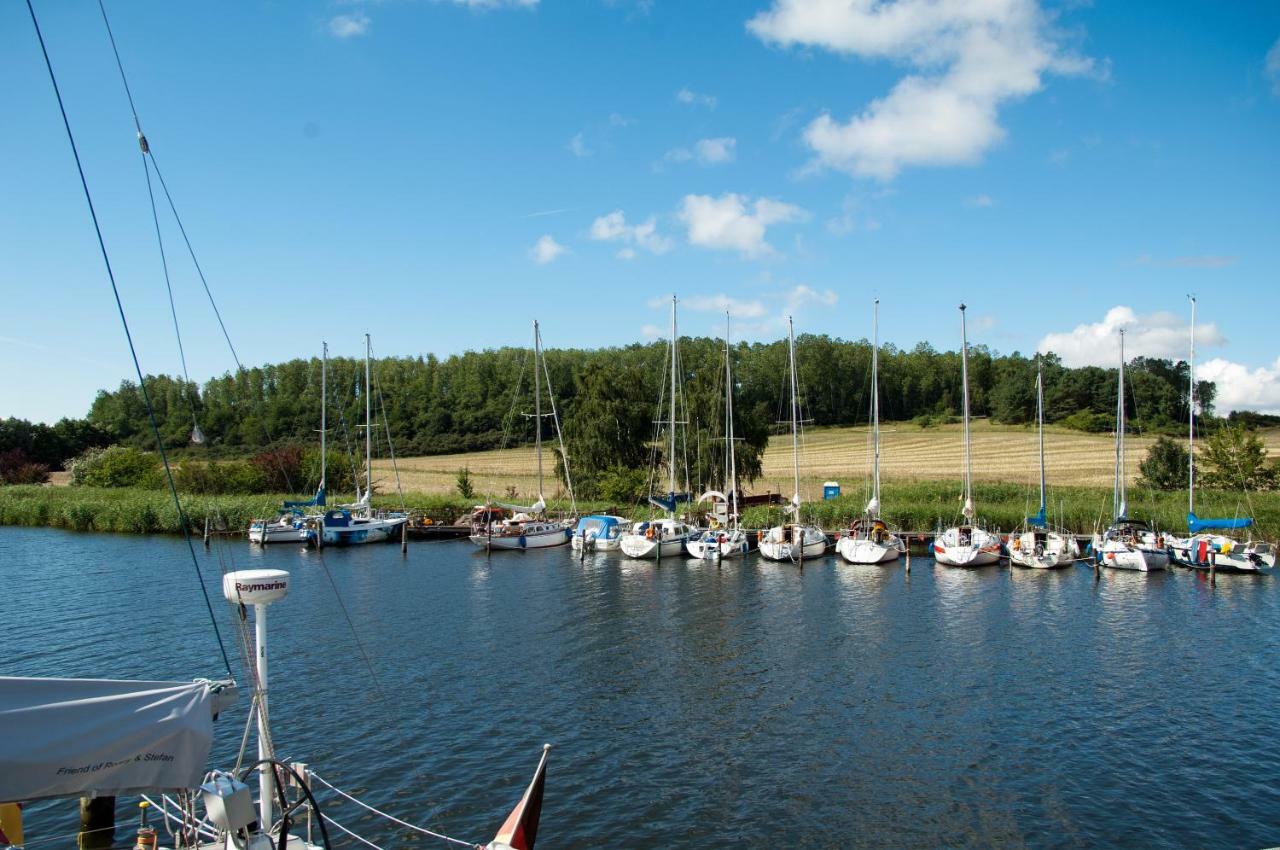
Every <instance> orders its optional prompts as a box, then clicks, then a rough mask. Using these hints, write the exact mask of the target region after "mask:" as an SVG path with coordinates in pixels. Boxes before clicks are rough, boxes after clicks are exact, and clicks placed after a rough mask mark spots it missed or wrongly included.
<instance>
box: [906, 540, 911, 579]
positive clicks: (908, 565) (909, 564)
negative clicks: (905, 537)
mask: <svg viewBox="0 0 1280 850" xmlns="http://www.w3.org/2000/svg"><path fill="white" fill-rule="evenodd" d="M907 575H911V544H910V543H908V544H907Z"/></svg>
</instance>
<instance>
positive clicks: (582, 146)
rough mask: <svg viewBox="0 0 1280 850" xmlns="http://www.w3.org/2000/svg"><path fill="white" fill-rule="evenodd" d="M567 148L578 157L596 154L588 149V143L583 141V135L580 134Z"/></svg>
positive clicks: (571, 140) (570, 141)
mask: <svg viewBox="0 0 1280 850" xmlns="http://www.w3.org/2000/svg"><path fill="white" fill-rule="evenodd" d="M566 147H567V148H568V149H569V153H571V154H573V155H574V156H577V157H583V156H591V155H592V154H593V153H595V151H593V150H591V148H589V147H587V143H586V141H585V140H583V138H582V134H581V133H578V134H577V135H575V136H574V137H573V138H572V139H570V140H569V144H568V145H566Z"/></svg>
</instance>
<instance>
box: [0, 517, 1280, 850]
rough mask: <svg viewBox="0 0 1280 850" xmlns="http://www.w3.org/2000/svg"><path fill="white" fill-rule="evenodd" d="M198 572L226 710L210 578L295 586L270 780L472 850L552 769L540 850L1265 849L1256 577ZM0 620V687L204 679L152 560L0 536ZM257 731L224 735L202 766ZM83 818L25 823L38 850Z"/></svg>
mask: <svg viewBox="0 0 1280 850" xmlns="http://www.w3.org/2000/svg"><path fill="white" fill-rule="evenodd" d="M197 551H198V554H199V556H200V560H201V565H202V567H203V569H204V570H205V571H206V582H207V583H208V585H209V586H210V588H211V592H212V593H214V594H215V604H216V609H215V610H216V611H217V614H218V616H219V624H220V626H221V627H222V631H223V636H224V639H225V640H227V643H228V651H229V652H230V653H231V656H232V660H233V664H235V665H236V672H237V674H238V677H239V679H240V681H241V682H246V681H248V678H247V677H246V676H243V675H240V670H239V666H238V661H237V658H238V653H237V651H236V649H235V645H234V642H233V633H232V626H231V624H232V615H231V611H230V610H229V608H228V606H226V605H225V604H223V603H221V601H220V600H221V596H220V595H218V588H217V583H218V582H219V580H220V570H221V569H222V568H223V567H225V568H228V569H236V568H241V569H243V568H251V567H274V568H283V569H288V570H290V571H291V573H292V577H293V579H292V588H291V592H290V596H289V598H288V599H286V600H285V601H284V602H282V603H280V604H278V605H276V606H274V607H273V608H272V609H271V618H270V626H271V635H272V666H271V693H272V703H271V706H272V724H273V729H274V732H275V739H276V744H277V748H278V750H279V751H280V753H281V754H282V755H283V756H286V757H289V758H296V759H299V760H302V761H306V762H309V763H311V764H312V765H313V766H315V768H316V769H317V770H318V771H319V772H320V774H321V775H323V776H325V777H326V778H327V779H329V780H330V781H332V782H334V783H335V784H337V785H339V786H340V787H343V788H345V789H348V790H351V791H354V792H357V793H359V794H360V795H361V796H363V797H364V799H366V800H367V801H369V802H371V803H374V804H376V805H379V806H380V807H382V808H384V809H386V810H389V811H391V812H393V813H395V814H397V815H400V816H402V817H404V818H405V819H407V820H409V821H412V822H416V823H423V824H427V825H431V826H433V827H436V828H439V829H441V830H443V831H445V832H448V833H449V834H451V835H455V836H458V837H460V838H464V839H467V840H471V841H476V842H480V843H483V842H486V841H488V840H489V839H490V838H492V836H493V833H494V832H495V831H496V829H497V826H498V825H499V823H500V822H501V819H502V818H503V816H505V814H506V812H507V811H508V810H509V808H510V807H511V806H512V805H513V804H514V802H515V800H516V799H517V797H518V796H519V794H520V793H521V792H522V790H523V787H524V785H525V783H527V782H528V779H529V776H530V775H531V773H532V771H533V768H534V766H535V765H536V763H537V760H538V757H539V754H540V749H541V745H542V743H544V742H550V743H552V744H554V745H555V746H554V749H553V750H552V754H551V762H550V768H549V771H548V784H547V791H546V800H545V804H544V808H543V818H542V827H541V830H540V832H539V843H538V846H539V848H556V847H592V846H605V845H609V846H614V847H626V848H659V847H677V846H678V847H698V848H707V847H748V846H750V847H762V846H779V845H786V846H791V847H824V848H825V847H833V846H838V847H921V848H929V847H1100V846H1108V847H1147V848H1150V847H1270V846H1273V845H1276V844H1280V736H1277V734H1276V731H1275V729H1274V724H1273V718H1274V716H1275V713H1276V711H1277V708H1278V707H1280V664H1278V662H1280V652H1278V651H1277V650H1278V649H1280V586H1278V585H1277V584H1276V581H1277V579H1269V578H1266V577H1262V578H1259V577H1254V576H1219V578H1218V583H1217V586H1216V588H1214V587H1210V585H1209V583H1208V581H1207V580H1206V579H1205V578H1204V577H1203V576H1200V575H1198V574H1193V573H1189V572H1170V573H1152V574H1141V573H1124V572H1114V571H1107V572H1104V573H1103V574H1102V576H1101V579H1100V580H1099V581H1096V582H1095V579H1094V574H1093V571H1092V569H1089V568H1083V567H1081V568H1074V569H1067V570H1062V571H1052V572H1041V571H1030V570H1016V569H1015V570H1010V569H1008V568H986V569H980V570H973V571H968V570H954V569H948V568H944V567H936V566H934V565H933V563H932V562H931V561H929V560H927V559H924V558H914V559H913V561H912V570H911V574H910V575H909V576H908V575H907V574H906V573H905V572H904V570H903V569H902V567H901V565H899V566H896V567H890V568H884V567H853V566H848V565H844V564H841V563H837V561H836V560H835V559H834V558H833V557H831V558H826V559H823V560H821V561H813V562H807V563H806V566H805V568H804V570H803V572H802V571H800V570H799V569H797V568H796V567H794V566H790V565H778V564H771V563H767V562H763V561H759V560H757V559H756V558H755V557H754V556H752V557H751V558H750V559H749V560H747V561H745V562H743V563H733V562H726V563H725V564H724V565H723V566H722V567H719V568H717V567H715V566H707V565H702V564H699V563H697V562H686V561H683V560H670V561H664V562H663V564H662V566H661V567H659V566H656V565H655V564H653V563H652V562H640V561H630V560H626V559H623V558H621V557H615V556H610V555H596V556H593V557H588V558H587V559H586V560H585V561H582V562H579V561H578V560H576V559H574V558H573V557H572V556H571V553H570V551H569V549H568V548H567V547H565V548H561V549H552V550H542V551H533V552H526V553H497V554H494V555H493V556H492V557H491V558H486V557H485V555H484V554H483V553H479V552H476V551H473V548H472V547H471V546H470V545H469V544H468V543H466V542H461V543H434V544H415V545H411V546H410V549H409V554H408V556H407V557H403V556H401V554H400V551H399V547H397V546H366V547H358V548H354V549H347V550H332V549H329V550H325V551H324V553H323V561H322V559H321V556H320V555H319V554H317V553H314V552H310V553H308V552H301V551H299V549H297V548H295V547H293V546H282V547H274V548H271V549H269V550H267V551H261V550H252V549H250V547H249V546H248V544H246V543H244V542H243V541H235V542H234V543H228V544H227V545H225V546H223V547H214V550H213V551H212V552H209V553H206V552H204V551H203V550H201V549H199V546H198V544H197ZM220 562H221V563H220ZM326 568H327V569H326ZM339 596H341V599H342V600H343V603H344V604H345V606H346V609H347V611H348V612H349V614H350V617H351V619H352V621H353V622H354V624H355V634H356V635H358V638H359V641H358V642H357V640H356V638H355V636H353V634H352V631H351V629H350V628H349V627H348V626H347V621H346V619H345V618H344V615H343V610H342V607H341V606H340V605H339V602H338V598H339ZM0 621H3V623H4V628H3V631H2V632H0V634H3V638H2V640H0V647H2V648H0V657H2V658H3V663H2V666H0V669H3V670H4V671H6V672H7V673H9V674H14V675H51V676H93V677H122V678H127V677H141V678H173V679H191V678H193V677H197V676H217V675H220V674H221V673H222V662H221V657H220V655H219V654H218V650H217V646H216V643H215V642H214V639H213V633H212V629H211V627H210V625H209V621H208V617H207V614H206V612H205V610H204V603H203V601H202V600H201V599H200V596H199V591H198V588H197V587H196V585H195V578H194V575H193V572H192V567H191V564H190V561H189V559H188V555H187V552H186V548H185V544H183V543H182V541H181V540H178V539H175V538H165V537H154V538H140V537H125V536H106V535H88V534H73V533H66V532H59V531H52V530H43V529H16V528H0ZM361 646H363V650H364V652H366V653H367V654H368V657H369V658H370V660H371V662H372V667H373V673H374V675H375V676H376V679H375V678H373V677H371V675H370V673H369V671H368V670H367V669H366V666H365V664H364V661H363V658H362V652H361ZM247 705H248V700H247V698H246V697H245V696H244V695H242V697H241V700H240V704H239V706H238V707H237V709H236V711H234V712H232V713H231V714H230V715H229V716H224V717H223V719H221V720H220V721H219V723H218V735H219V740H218V744H217V749H218V752H217V754H216V755H217V756H218V759H219V761H222V762H224V764H223V766H225V761H226V760H228V759H230V758H232V757H233V753H234V748H235V747H236V746H237V745H238V743H239V737H240V732H241V728H242V726H243V720H244V714H245V711H246V708H247ZM322 799H323V798H322ZM75 811H76V807H75V803H74V802H73V801H72V802H66V801H64V802H59V803H57V804H52V805H42V806H39V807H32V808H31V809H30V810H29V813H28V816H27V826H28V830H27V836H28V839H29V841H30V843H32V844H34V843H35V840H36V839H37V838H38V837H40V836H41V835H46V836H47V835H52V834H57V833H59V832H68V831H74V828H75V823H76V821H75ZM327 811H329V812H330V813H331V814H332V815H333V816H334V817H336V818H337V819H338V820H340V821H342V822H343V823H345V824H349V825H350V824H357V825H359V827H360V829H361V830H362V831H366V834H367V835H368V837H370V838H371V839H373V840H374V841H377V842H379V843H381V844H384V845H385V846H388V847H402V846H421V847H439V846H442V845H440V844H439V843H438V842H432V841H429V840H426V839H422V840H418V839H415V838H414V837H413V836H411V835H406V834H404V833H403V832H399V831H395V830H386V829H377V828H375V827H376V826H377V824H376V823H369V822H367V821H365V820H364V819H362V818H361V817H360V816H359V815H358V814H357V813H356V812H355V811H353V810H352V809H351V807H350V806H349V805H338V804H337V803H335V804H333V806H332V808H329V809H327ZM120 812H121V814H120V822H121V824H127V825H129V826H132V824H133V821H134V815H133V813H132V812H131V811H130V810H129V809H128V808H127V806H126V804H125V801H121V805H120ZM121 834H123V832H122V833H121ZM129 834H131V833H129Z"/></svg>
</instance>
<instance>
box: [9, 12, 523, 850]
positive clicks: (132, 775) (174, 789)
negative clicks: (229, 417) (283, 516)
mask: <svg viewBox="0 0 1280 850" xmlns="http://www.w3.org/2000/svg"><path fill="white" fill-rule="evenodd" d="M27 8H28V11H29V13H30V15H31V23H32V26H33V28H34V29H35V33H36V38H37V40H38V42H39V44H40V48H41V53H42V55H43V57H44V62H45V66H46V69H47V70H48V73H49V80H50V83H51V84H52V87H53V89H54V94H55V95H56V97H57V100H58V103H59V108H60V111H61V113H62V120H63V125H64V128H65V130H66V136H67V140H68V142H69V144H70V147H71V152H72V154H73V156H74V157H75V160H76V164H77V170H78V171H79V176H80V181H81V188H82V190H83V193H84V197H85V201H86V204H87V205H88V207H89V211H90V217H91V219H92V221H93V226H94V231H95V234H96V237H97V242H98V247H99V249H100V250H101V256H102V260H103V265H104V267H105V271H106V274H107V277H108V279H109V281H110V285H111V289H112V293H113V295H114V296H115V298H116V301H117V305H118V306H119V316H120V321H121V324H122V325H123V327H124V330H125V336H126V341H127V342H128V347H129V349H130V354H131V355H132V358H133V363H134V366H135V369H136V372H137V377H138V385H139V388H140V389H141V393H142V397H143V399H144V401H145V404H146V407H147V413H148V414H149V416H150V417H151V418H152V421H154V417H155V411H154V410H153V409H152V405H151V400H150V396H149V394H148V392H147V383H148V382H147V379H146V377H145V376H144V374H143V372H142V368H141V366H139V365H138V359H137V352H136V350H135V349H134V345H133V340H132V338H131V336H130V334H129V326H128V319H127V317H126V314H125V310H124V306H123V303H122V302H121V301H120V295H119V289H118V287H117V286H116V281H115V276H114V273H113V271H112V268H111V261H110V256H109V252H108V249H107V243H106V240H105V239H104V237H103V233H102V228H101V226H100V225H99V223H98V217H97V213H96V212H95V210H94V205H93V198H92V194H91V192H90V190H89V182H88V180H87V178H86V177H85V173H84V169H83V166H82V165H81V158H80V153H79V150H78V148H77V145H76V140H75V135H74V134H73V133H72V130H71V122H70V119H69V118H68V117H67V113H66V110H65V107H63V105H62V104H63V100H62V94H61V91H60V90H59V86H58V81H57V77H56V75H55V74H54V70H53V64H52V62H51V60H50V59H49V52H48V49H47V47H46V45H45V41H44V36H43V34H42V33H41V31H40V24H39V21H38V19H37V18H36V13H35V8H34V6H32V5H31V4H28V7H27ZM103 21H104V24H106V26H107V32H108V35H110V24H109V23H107V22H106V13H105V8H104V9H103ZM112 44H113V48H114V38H113V39H112ZM117 59H118V54H117ZM120 69H121V76H122V78H123V75H124V70H123V64H121V65H120ZM125 85H126V89H127V80H126V83H125ZM138 138H139V141H140V142H141V146H142V151H143V156H144V157H145V156H147V153H148V147H147V144H146V141H145V137H144V136H143V135H142V132H141V128H140V127H139V130H138ZM148 167H150V166H148ZM157 173H158V172H157ZM193 258H194V252H193ZM154 436H155V438H156V449H157V451H158V452H159V454H160V456H161V459H162V466H163V468H164V470H165V474H166V478H168V483H169V493H170V496H171V498H172V500H173V505H174V507H175V508H176V510H177V512H178V516H179V517H180V518H181V519H182V520H183V523H182V525H183V529H184V531H183V534H184V537H186V538H187V544H188V545H187V547H186V548H187V549H188V551H189V552H190V555H191V564H192V567H193V569H194V572H195V578H196V583H197V585H198V586H199V588H200V590H201V594H202V596H203V599H204V603H205V607H206V609H207V611H208V614H209V619H210V626H211V627H212V629H213V631H214V632H215V635H216V637H217V642H218V645H219V650H220V655H221V659H220V660H221V662H222V666H223V669H224V671H225V674H226V676H225V678H224V677H221V676H219V677H218V678H197V679H194V680H193V681H133V680H117V679H104V678H96V679H70V678H52V677H44V676H40V677H9V676H0V717H3V718H4V721H3V728H4V734H3V735H0V800H3V801H5V802H6V803H9V802H25V801H36V800H53V799H68V800H73V799H82V798H88V799H89V800H90V802H89V803H88V804H87V805H86V806H85V807H84V809H82V811H84V812H87V813H89V815H90V818H91V819H96V815H97V813H98V812H101V811H103V810H104V809H105V810H106V811H107V812H111V811H112V810H113V809H114V800H113V799H112V800H106V799H103V798H113V797H115V796H117V795H120V794H141V795H143V800H144V801H145V802H146V803H147V804H148V805H149V809H148V808H143V809H142V812H143V814H142V823H141V825H140V826H139V827H138V829H137V841H136V842H135V845H134V846H136V847H140V848H157V847H159V846H160V841H161V835H160V829H158V828H157V827H160V828H162V829H163V830H164V831H165V832H166V833H167V834H168V835H169V836H170V837H171V838H172V839H173V842H174V844H175V845H178V846H182V847H187V848H202V849H203V850H215V848H216V849H217V850H222V848H231V847H235V848H280V850H286V848H288V850H318V848H320V847H324V848H325V850H328V848H329V847H330V841H329V827H330V826H333V827H334V828H335V829H339V830H341V831H343V832H346V833H348V834H349V835H351V836H352V837H353V838H355V839H357V840H358V841H360V842H362V843H365V844H370V845H372V843H371V842H369V841H367V840H366V839H364V838H362V837H361V836H359V835H357V834H356V833H354V832H352V831H350V830H348V829H347V828H346V827H343V826H341V825H340V824H338V823H337V821H335V820H334V819H333V818H332V817H330V816H329V815H327V814H326V813H325V812H324V810H323V809H322V808H321V806H320V804H319V803H318V802H317V800H316V797H315V795H313V794H312V791H311V788H312V787H317V790H319V788H318V786H325V787H328V788H333V786H332V785H330V784H329V783H328V781H327V780H325V779H324V778H322V777H321V776H320V775H319V774H318V773H317V772H316V770H315V768H314V766H313V765H307V764H303V763H301V762H286V761H284V760H283V759H282V758H280V757H279V754H278V752H277V750H276V749H275V747H274V744H273V737H272V733H271V729H270V725H269V722H268V718H269V716H270V715H269V712H268V666H269V665H268V661H269V655H268V652H267V622H266V619H267V608H268V607H269V606H270V605H271V604H273V603H276V602H279V601H281V600H282V599H283V598H284V597H285V595H286V594H287V592H288V588H289V573H288V572H286V571H284V570H239V571H234V572H227V573H224V575H223V578H222V592H223V596H224V598H225V599H226V601H227V603H228V606H229V609H230V611H231V612H234V613H231V617H232V622H233V623H234V628H235V629H236V630H237V631H238V635H237V637H238V639H239V640H240V641H241V642H242V646H243V647H244V649H245V658H244V661H245V663H244V668H245V669H244V672H245V673H246V675H247V676H248V677H249V679H250V680H251V690H252V701H251V704H250V715H249V718H248V720H249V721H250V723H253V725H254V727H256V731H257V736H256V737H257V741H256V743H257V759H256V760H255V759H254V756H253V755H252V754H251V753H250V752H249V743H250V735H249V732H250V728H251V727H250V726H248V725H246V726H245V728H244V732H243V735H240V734H239V732H240V730H239V729H236V730H233V733H234V734H236V737H238V738H239V739H240V741H241V743H240V748H239V752H238V754H237V757H236V758H235V760H234V762H233V764H229V765H228V767H229V768H231V769H229V770H214V771H208V769H207V761H208V759H209V756H210V753H211V751H212V745H213V738H214V724H215V723H216V722H217V720H218V718H219V716H220V715H222V714H223V713H224V712H225V711H226V710H227V709H228V708H229V707H230V706H231V705H233V704H234V702H235V700H236V698H237V693H238V686H237V683H236V681H235V679H234V677H233V674H232V671H231V661H230V657H229V656H228V654H227V651H226V648H225V646H224V645H223V642H222V637H221V634H219V633H218V626H217V618H216V616H215V615H214V610H213V604H212V602H211V600H210V597H209V593H208V589H207V588H206V586H205V584H204V580H203V579H202V577H201V570H200V564H199V562H198V560H197V558H196V555H195V548H194V546H192V545H191V540H190V537H189V533H188V531H187V530H186V529H187V522H186V520H187V516H186V512H185V510H184V508H183V504H182V501H181V498H180V497H179V495H178V491H177V489H176V488H175V487H174V486H173V482H172V478H171V475H170V472H169V470H170V467H169V463H168V459H167V457H166V456H165V447H164V442H163V440H161V439H160V434H159V431H158V429H156V430H155V433H154ZM220 560H221V558H220ZM249 608H252V609H253V625H252V635H251V634H250V629H251V627H250V624H249V616H248V609H249ZM152 613H153V614H154V613H155V612H152ZM189 625H190V623H182V624H177V625H176V626H175V628H181V627H182V626H189ZM188 654H189V653H188ZM98 661H100V662H101V661H103V659H98ZM168 663H169V662H163V661H162V662H161V666H165V665H166V664H168ZM270 693H271V697H270V699H271V700H272V701H278V700H279V699H280V698H281V694H280V693H279V692H278V691H276V690H274V689H273V690H271V692H270ZM303 714H305V712H303ZM254 721H256V723H254ZM547 757H548V749H547V748H546V747H544V748H543V752H542V758H541V760H540V761H539V763H538V767H537V770H536V771H535V773H534V777H533V780H532V781H531V782H530V784H529V786H528V787H527V789H526V790H525V792H524V794H523V795H522V797H521V798H520V800H519V801H518V802H517V804H516V806H515V808H513V809H512V810H511V813H510V815H508V817H507V819H506V821H505V822H504V823H503V824H502V826H501V827H500V828H499V829H498V831H497V834H496V835H495V836H494V838H493V840H492V841H491V842H489V844H488V845H485V846H486V847H487V848H489V850H507V849H508V848H510V850H532V848H533V847H534V842H535V839H536V836H537V832H538V825H539V820H540V814H541V808H542V797H543V791H544V788H545V783H546V766H547ZM254 774H257V778H258V782H257V784H258V800H257V804H256V805H255V803H254V800H253V791H252V789H251V788H250V786H249V784H248V783H249V782H250V781H251V779H252V777H253V775H254ZM334 790H335V791H337V793H338V794H341V795H342V796H344V797H348V798H349V799H351V800H353V801H355V802H356V803H358V804H360V805H362V806H365V808H366V809H367V810H368V812H370V813H372V814H373V815H376V816H379V817H382V818H386V819H388V822H389V823H390V822H394V823H395V824H396V825H397V828H400V829H403V828H408V829H411V830H413V831H415V832H418V833H420V834H426V835H429V836H431V837H433V838H435V839H437V840H439V839H445V840H449V841H452V842H454V843H456V844H463V845H465V844H468V843H470V842H463V841H460V840H458V839H454V838H450V837H448V836H443V835H441V834H440V833H437V832H434V831H432V830H429V829H426V828H424V827H419V826H416V825H413V824H409V823H407V822H405V821H402V820H400V819H398V818H394V817H392V816H390V815H387V814H386V813H384V812H380V811H379V810H377V809H374V808H373V807H371V806H369V805H368V804H366V803H363V802H362V801H359V800H358V799H357V798H355V797H352V796H350V795H347V794H346V792H343V791H341V789H334ZM331 799H332V798H331ZM104 802H105V803H106V804H107V805H106V806H101V807H100V806H96V805H95V803H104ZM201 803H202V804H203V809H204V811H203V813H201V812H200V810H199V808H198V806H199V805H200V804H201ZM277 803H279V804H280V805H279V807H278V808H277V805H276V804H277ZM149 810H150V811H154V813H155V815H156V817H157V820H156V821H155V822H154V825H151V824H149V823H148V822H147V813H148V811H149ZM4 814H5V816H6V817H7V816H8V815H9V814H10V812H5V813H4ZM367 817H369V815H367V814H364V813H362V815H361V819H362V820H365V819H366V818H367ZM106 820H108V822H109V824H108V825H107V826H105V827H104V828H103V831H102V832H101V833H97V834H94V835H93V839H94V840H95V843H97V842H99V841H101V842H102V843H105V844H113V841H112V837H113V834H114V831H115V827H114V816H113V815H112V816H111V817H110V818H107V819H106ZM4 826H5V829H6V832H7V831H8V830H10V829H12V828H13V825H12V824H10V823H8V822H7V821H6V822H5V824H4ZM122 829H123V827H122ZM108 830H109V831H108ZM14 832H15V833H17V834H21V832H22V824H21V823H20V822H19V823H18V824H17V829H16V830H14ZM89 832H90V830H89V827H88V825H87V824H86V825H85V827H84V829H83V831H82V832H81V838H84V837H85V836H87V835H88V834H89ZM94 832H95V833H96V829H95V830H94ZM55 838H58V837H57V836H55ZM103 839H105V841H104V840H103ZM18 841H19V843H20V842H21V839H18ZM6 843H7V840H6ZM36 843H38V842H37V841H31V842H30V843H29V846H33V845H35V844H36ZM59 843H61V844H66V843H67V842H66V840H65V839H63V840H61V841H60V842H59Z"/></svg>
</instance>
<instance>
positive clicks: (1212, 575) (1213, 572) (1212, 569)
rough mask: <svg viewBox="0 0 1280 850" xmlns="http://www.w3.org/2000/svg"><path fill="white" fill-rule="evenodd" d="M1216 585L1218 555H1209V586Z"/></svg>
mask: <svg viewBox="0 0 1280 850" xmlns="http://www.w3.org/2000/svg"><path fill="white" fill-rule="evenodd" d="M1217 585H1218V553H1217V552H1212V551H1211V552H1210V553H1209V586H1210V587H1217Z"/></svg>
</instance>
